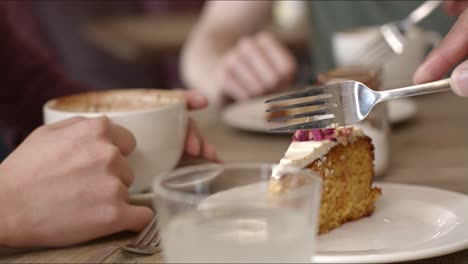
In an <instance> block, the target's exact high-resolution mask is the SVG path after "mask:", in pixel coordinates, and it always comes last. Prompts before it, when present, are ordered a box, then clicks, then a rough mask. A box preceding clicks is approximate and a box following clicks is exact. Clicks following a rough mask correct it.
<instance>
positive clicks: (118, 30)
mask: <svg viewBox="0 0 468 264" xmlns="http://www.w3.org/2000/svg"><path fill="white" fill-rule="evenodd" d="M205 3H206V2H205V1H203V0H177V1H174V0H166V1H164V0H161V1H151V0H126V1H125V0H123V1H121V0H119V1H110V0H105V1H99V0H95V1H87V0H86V1H38V0H33V1H31V0H22V1H3V3H2V4H4V6H5V7H6V8H7V9H8V14H9V16H10V18H9V19H10V20H11V21H13V23H14V26H15V27H16V30H17V31H18V32H21V34H22V35H23V37H24V38H25V39H27V40H28V41H30V42H31V43H33V44H34V45H35V46H37V47H39V48H40V49H41V51H42V52H43V53H44V54H47V55H48V56H50V57H52V58H53V59H54V60H55V61H56V62H57V64H59V65H60V66H61V67H63V68H64V69H65V72H66V73H67V74H68V75H69V76H70V77H71V78H72V79H74V80H77V81H80V82H83V83H85V84H88V85H91V86H93V87H95V88H97V89H107V88H132V87H134V88H149V87H151V88H162V89H173V88H183V87H186V85H184V84H183V83H182V82H181V78H180V70H179V55H180V50H181V47H182V46H183V44H184V41H185V40H186V38H187V36H188V34H189V32H190V30H191V28H192V26H193V25H194V24H195V23H196V21H197V19H198V17H199V14H200V12H201V10H202V8H203V6H204V5H205ZM305 5H306V3H305V2H304V1H275V2H274V7H273V9H272V14H271V15H272V22H271V24H270V25H268V26H267V29H268V30H270V31H271V32H273V33H274V34H275V35H276V36H277V37H278V38H279V39H280V40H281V41H282V42H283V43H284V44H286V46H287V47H289V48H290V49H291V50H292V51H293V54H294V55H295V57H296V58H297V60H298V63H299V72H298V74H297V77H296V82H298V83H307V82H310V80H311V79H313V78H314V76H311V72H312V70H311V64H310V61H311V56H310V52H309V50H310V46H311V44H310V43H311V37H310V35H311V30H310V28H311V23H309V22H310V21H309V19H308V17H307V12H306V9H307V8H306V7H305ZM438 11H440V12H439V14H436V16H440V17H445V16H444V14H443V13H442V11H441V10H438ZM447 21H448V20H447ZM450 23H451V22H450ZM446 25H447V23H445V25H443V26H442V27H441V29H440V30H439V31H440V32H441V33H442V34H445V32H443V31H445V30H446V29H447V28H448V27H447V26H446ZM436 30H438V29H436ZM0 132H2V131H0ZM2 133H3V132H2ZM0 144H1V142H0ZM0 149H3V150H2V151H0V154H1V155H0V157H3V156H4V155H5V153H6V152H5V150H4V149H5V148H4V147H2V145H0Z"/></svg>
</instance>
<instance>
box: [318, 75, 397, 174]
mask: <svg viewBox="0 0 468 264" xmlns="http://www.w3.org/2000/svg"><path fill="white" fill-rule="evenodd" d="M381 78H382V77H381V71H380V70H379V69H377V68H372V67H367V66H349V67H343V68H336V69H333V70H330V71H327V72H324V73H321V74H319V76H318V82H319V84H321V85H322V84H326V83H330V82H336V81H343V80H354V81H358V82H361V83H363V84H365V85H366V86H367V87H369V88H371V89H373V90H376V91H378V90H381V87H382V86H381ZM355 126H357V127H359V128H361V129H362V130H363V131H364V133H365V134H366V135H368V136H369V137H370V138H371V139H372V144H373V145H374V148H375V149H374V157H375V158H374V171H375V175H376V176H382V175H383V174H384V173H385V171H386V170H387V167H388V163H389V134H390V125H389V119H388V112H387V105H386V104H385V103H380V104H378V105H376V106H375V107H374V108H373V109H372V111H371V112H370V113H369V115H368V116H367V117H366V119H364V120H363V121H361V122H359V123H357V124H355Z"/></svg>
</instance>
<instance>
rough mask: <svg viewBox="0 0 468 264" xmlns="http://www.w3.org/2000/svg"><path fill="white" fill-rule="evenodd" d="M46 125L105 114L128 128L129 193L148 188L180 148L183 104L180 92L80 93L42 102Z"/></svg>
mask: <svg viewBox="0 0 468 264" xmlns="http://www.w3.org/2000/svg"><path fill="white" fill-rule="evenodd" d="M43 110H44V122H45V123H46V124H50V123H55V122H59V121H62V120H64V119H67V118H71V117H74V116H83V117H89V118H91V117H99V116H107V117H108V118H109V119H110V120H111V121H112V122H114V123H116V124H118V125H120V126H123V127H125V128H127V129H128V130H130V131H131V132H132V134H133V135H134V136H135V139H136V143H137V145H136V148H135V150H134V151H133V152H132V153H131V154H130V156H129V157H128V160H129V162H130V165H131V167H132V170H133V173H134V175H135V180H134V182H133V184H132V186H131V187H130V192H133V193H135V192H142V191H146V190H148V189H149V188H150V187H151V182H152V179H153V178H154V177H155V176H156V175H158V174H159V173H161V172H163V171H167V170H170V169H173V168H174V167H175V166H176V165H177V163H178V161H179V159H180V157H181V155H182V153H183V150H184V142H185V135H186V130H187V119H188V113H187V107H186V101H185V97H184V96H183V94H182V93H181V92H177V91H167V90H156V89H121V90H106V91H95V92H88V93H81V94H76V95H71V96H64V97H60V98H56V99H53V100H51V101H49V102H47V103H46V104H45V105H44V109H43Z"/></svg>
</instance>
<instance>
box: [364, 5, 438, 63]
mask: <svg viewBox="0 0 468 264" xmlns="http://www.w3.org/2000/svg"><path fill="white" fill-rule="evenodd" d="M441 3H442V1H438V0H437V1H435V0H433V1H426V2H424V3H423V4H421V5H420V6H419V7H418V8H416V9H415V10H413V11H412V12H411V13H410V14H409V15H408V16H407V17H406V18H405V19H403V20H400V21H397V22H393V23H388V24H385V25H382V26H381V27H380V30H379V31H380V32H379V35H378V36H376V38H375V39H374V41H372V42H371V43H370V44H368V45H366V46H365V47H364V48H363V52H362V53H359V54H360V56H359V61H360V63H363V64H367V65H380V64H381V63H382V62H384V61H385V60H387V59H389V58H390V57H391V56H394V55H398V54H401V53H402V52H403V50H404V48H405V45H406V43H407V32H408V30H409V29H411V28H412V27H414V26H415V25H416V24H417V23H419V22H421V21H422V20H423V19H424V18H426V17H427V16H428V15H429V14H431V13H432V11H434V10H435V9H436V8H437V7H438V6H439V5H440V4H441Z"/></svg>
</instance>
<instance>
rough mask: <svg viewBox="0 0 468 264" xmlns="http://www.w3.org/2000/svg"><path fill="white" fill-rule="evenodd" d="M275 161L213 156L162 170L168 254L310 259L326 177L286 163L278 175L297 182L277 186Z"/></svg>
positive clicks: (160, 200) (193, 258) (158, 187)
mask: <svg viewBox="0 0 468 264" xmlns="http://www.w3.org/2000/svg"><path fill="white" fill-rule="evenodd" d="M275 166H276V165H273V164H252V163H240V164H208V165H198V166H190V167H185V168H181V169H178V170H175V171H173V172H170V173H168V174H166V175H162V176H161V177H157V178H156V179H155V181H154V191H155V193H156V196H155V205H156V210H157V212H158V215H159V217H160V228H161V238H162V247H163V255H164V258H165V260H166V262H169V263H181V262H202V263H208V262H210V263H213V262H214V263H226V262H230V263H240V262H249V263H256V262H257V263H258V262H277V263H292V262H302V263H304V262H310V260H311V257H312V256H313V254H314V249H315V238H316V233H317V224H318V223H317V222H318V220H319V207H320V193H321V187H320V185H321V179H320V177H319V176H317V175H316V174H314V173H313V172H312V171H310V170H303V169H286V170H284V171H283V170H281V173H284V174H283V175H275V176H276V177H278V176H280V182H281V183H285V184H289V185H290V188H288V191H286V192H282V193H281V194H279V193H276V194H272V193H271V192H270V189H269V188H270V187H271V186H270V184H271V182H270V181H271V179H272V178H271V176H272V171H273V169H274V167H275ZM281 179H284V181H282V180H281ZM298 183H300V184H298Z"/></svg>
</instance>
